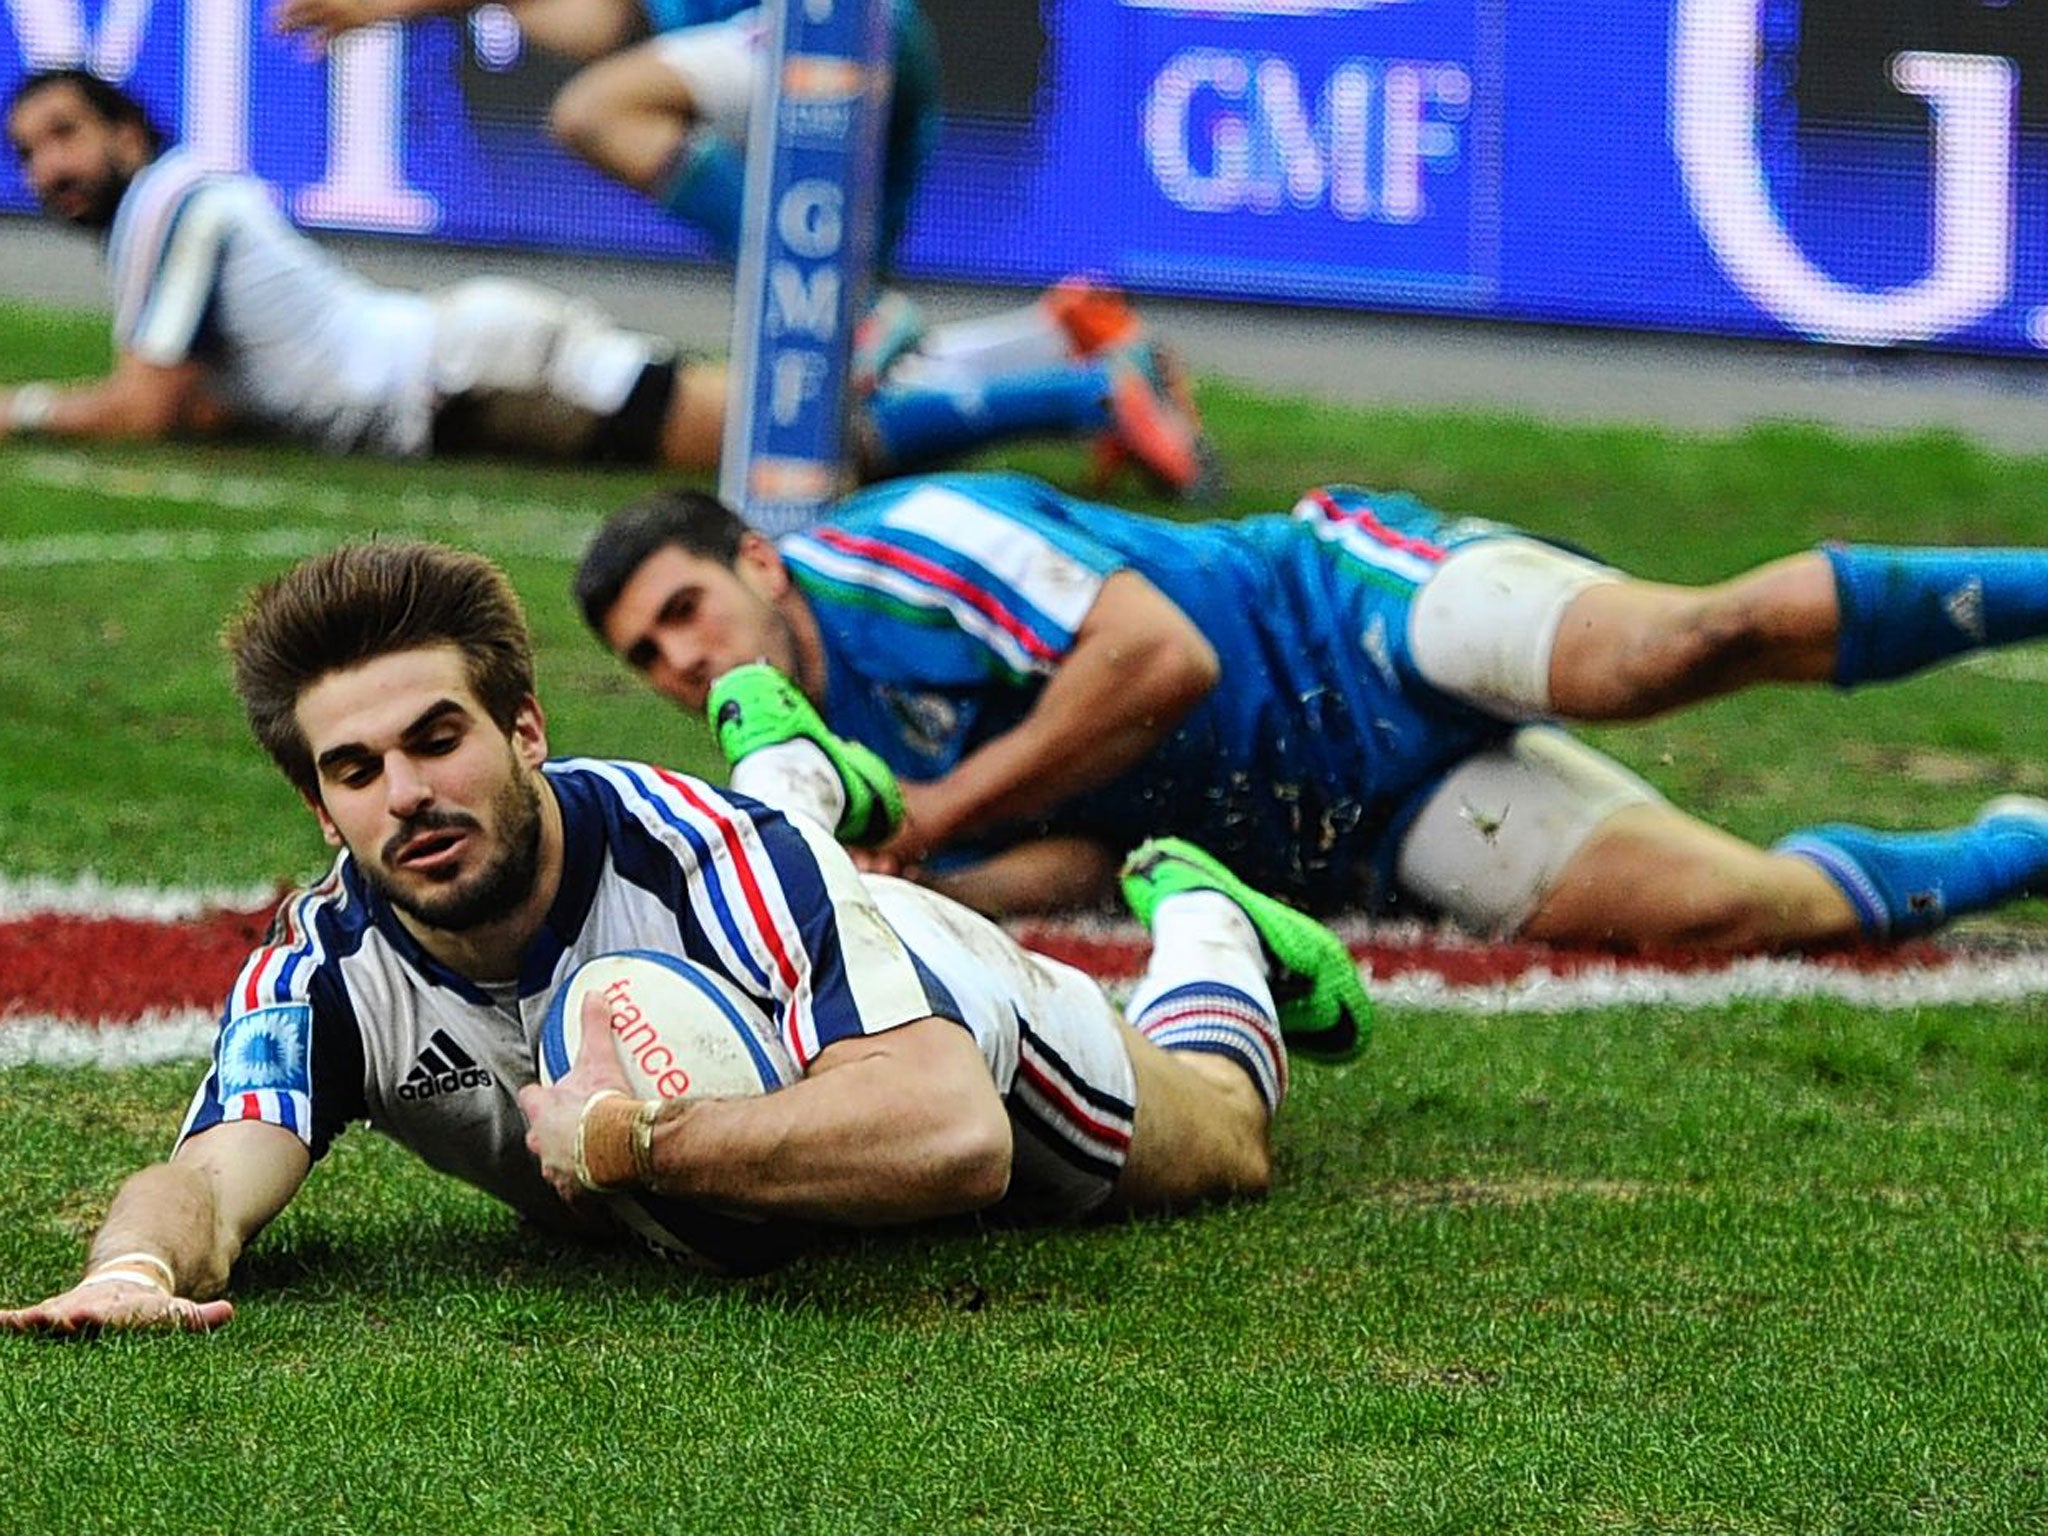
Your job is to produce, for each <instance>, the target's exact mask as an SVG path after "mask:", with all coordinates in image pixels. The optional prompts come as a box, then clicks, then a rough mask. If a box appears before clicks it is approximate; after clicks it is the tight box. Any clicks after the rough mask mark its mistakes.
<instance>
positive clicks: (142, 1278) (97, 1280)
mask: <svg viewBox="0 0 2048 1536" xmlns="http://www.w3.org/2000/svg"><path fill="white" fill-rule="evenodd" d="M88 1285H140V1286H146V1287H147V1288H149V1289H150V1290H152V1291H158V1292H161V1293H162V1294H163V1295H165V1296H168V1295H170V1294H171V1288H170V1287H169V1286H168V1285H165V1284H164V1283H163V1281H161V1280H159V1279H158V1278H157V1277H156V1276H155V1275H153V1274H151V1273H150V1272H149V1271H148V1270H146V1269H120V1268H117V1267H116V1266H113V1265H109V1266H107V1268H105V1269H96V1270H94V1271H93V1272H92V1273H91V1274H89V1275H87V1276H86V1277H85V1278H84V1279H83V1280H81V1281H79V1282H78V1289H80V1290H83V1289H84V1288H85V1287H86V1286H88Z"/></svg>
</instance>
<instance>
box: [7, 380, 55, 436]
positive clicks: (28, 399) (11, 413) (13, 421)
mask: <svg viewBox="0 0 2048 1536" xmlns="http://www.w3.org/2000/svg"><path fill="white" fill-rule="evenodd" d="M56 408H57V391H56V390H55V389H54V388H53V387H51V386H50V385H48V384H24V385H22V386H21V388H19V389H17V390H16V391H15V392H14V395H13V398H12V399H10V400H9V401H8V404H7V428H8V430H9V431H10V432H12V433H14V434H15V435H16V436H17V437H27V436H28V435H29V434H30V433H32V432H40V431H41V430H42V429H43V425H44V423H46V422H47V421H49V419H50V412H52V411H54V410H55V409H56Z"/></svg>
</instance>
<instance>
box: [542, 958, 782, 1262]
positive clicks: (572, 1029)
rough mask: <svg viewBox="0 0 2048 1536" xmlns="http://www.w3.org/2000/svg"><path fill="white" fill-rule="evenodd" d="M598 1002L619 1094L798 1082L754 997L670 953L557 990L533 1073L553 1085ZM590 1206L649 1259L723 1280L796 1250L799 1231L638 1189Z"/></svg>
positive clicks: (601, 962) (606, 968) (592, 970)
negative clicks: (651, 1255)
mask: <svg viewBox="0 0 2048 1536" xmlns="http://www.w3.org/2000/svg"><path fill="white" fill-rule="evenodd" d="M592 992H595V993H597V994H598V996H599V997H600V998H601V999H602V1000H603V1003H604V1013H605V1017H606V1019H607V1020H608V1021H609V1023H610V1025H611V1035H612V1046H613V1048H614V1050H615V1051H616V1052H617V1056H618V1062H619V1066H620V1068H621V1069H622V1070H623V1071H624V1073H625V1077H626V1085H627V1091H628V1092H629V1093H631V1094H632V1095H633V1097H635V1098H640V1099H679V1098H698V1097H709V1098H742V1097H750V1096H753V1095H756V1094H762V1093H772V1092H774V1091H775V1090H776V1089H778V1088H782V1087H785V1086H787V1085H788V1084H790V1083H792V1082H794V1081H796V1079H797V1078H798V1077H799V1076H801V1075H802V1074H801V1073H799V1072H798V1071H797V1069H796V1063H795V1062H794V1061H793V1060H792V1059H791V1058H790V1055H789V1051H788V1049H787V1048H786V1047H785V1046H784V1045H783V1044H782V1041H781V1038H780V1036H778V1035H777V1033H776V1031H775V1027H774V1024H773V1022H772V1021H771V1020H770V1019H769V1018H768V1016H767V1015H766V1014H765V1013H764V1012H763V1011H762V1009H761V1006H760V1004H759V1003H757V1002H756V1001H755V1000H754V999H753V998H751V997H749V996H747V994H746V993H744V992H742V991H741V990H740V989H739V988H738V987H736V986H734V985H733V984H732V983H731V982H729V981H727V980H726V979H725V978H724V977H723V976H720V975H718V974H717V973H716V972H714V971H711V970H709V969H707V968H706V967H703V966H700V965H696V964H693V963H692V962H690V961H688V960H684V959H680V958H678V957H676V956H674V955H662V954H656V953H654V952H652V951H649V950H626V951H622V952H620V953H618V954H611V955H600V956H598V957H597V958H596V959H594V960H590V961H587V962H586V963H585V964H583V965H582V966H580V967H579V968H578V969H577V970H576V971H575V972H574V973H573V974H572V975H571V976H570V977H569V979H568V980H567V981H566V982H564V983H563V984H562V986H561V988H560V989H559V990H558V991H557V992H556V993H555V997H554V1001H553V1002H552V1003H551V1004H550V1005H549V1008H548V1015H547V1019H546V1021H545V1022H544V1023H543V1024H542V1026H541V1035H540V1049H539V1062H538V1065H539V1068H540V1078H541V1081H542V1082H543V1083H546V1084H549V1085H550V1086H552V1085H553V1084H554V1083H556V1082H557V1081H559V1080H560V1079H561V1078H563V1077H565V1076H567V1075H568V1073H569V1069H570V1067H571V1066H572V1065H573V1064H574V1063H575V1060H576V1054H577V1051H578V1049H579V1048H580V1047H581V1045H582V1040H583V1002H584V998H585V997H586V996H587V995H588V994H590V993H592ZM589 1198H591V1199H593V1200H599V1201H602V1202H604V1204H605V1205H606V1206H607V1208H609V1210H610V1211H611V1213H612V1214H613V1215H614V1216H615V1217H616V1218H617V1219H618V1221H619V1223H620V1224H621V1225H622V1226H624V1227H625V1228H626V1229H627V1230H629V1231H631V1232H632V1233H634V1234H635V1235H637V1236H638V1237H640V1238H641V1239H642V1240H643V1241H645V1242H646V1243H647V1244H648V1246H649V1247H651V1248H653V1249H654V1250H655V1251H656V1252H658V1253H661V1254H663V1255H665V1256H667V1257H670V1258H676V1259H681V1260H684V1261H686V1262H688V1263H691V1264H695V1265H698V1266H700V1267H703V1268H707V1269H712V1270H717V1271H720V1272H723V1273H726V1274H755V1273H758V1272H760V1271H761V1270H764V1269H770V1268H773V1267H774V1266H775V1265H777V1264H780V1263H782V1262H784V1261H785V1260H787V1259H788V1258H790V1257H791V1256H792V1255H793V1254H794V1253H795V1252H796V1251H797V1250H798V1249H799V1248H801V1247H802V1246H803V1243H804V1240H805V1238H806V1236H807V1235H808V1228H806V1227H805V1226H804V1224H802V1223H800V1222H792V1221H783V1220H777V1219H771V1218H763V1217H758V1216H752V1215H748V1214H745V1213H742V1212H737V1211H725V1210H716V1209H713V1208H712V1207H710V1206H707V1205H704V1204H702V1203H701V1202H698V1201H694V1200H682V1199H676V1198H674V1197H671V1196H667V1195H658V1194H653V1193H650V1192H647V1191H643V1190H631V1191H617V1192H613V1193H609V1194H603V1195H592V1196H590V1197H589Z"/></svg>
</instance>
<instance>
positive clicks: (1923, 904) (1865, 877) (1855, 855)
mask: <svg viewBox="0 0 2048 1536" xmlns="http://www.w3.org/2000/svg"><path fill="white" fill-rule="evenodd" d="M1772 852H1774V853H1789V854H1792V855H1794V856H1796V857H1798V858H1802V859H1805V860H1807V861H1808V862H1809V863H1811V864H1813V865H1815V866H1816V867H1817V868H1818V869H1819V870H1820V872H1821V873H1822V874H1824V875H1826V876H1827V877H1828V879H1829V880H1831V881H1833V882H1834V883H1835V885H1836V886H1838V887H1839V888H1840V889H1841V891H1842V894H1843V895H1845V896H1847V897H1848V898H1849V904H1850V905H1851V906H1853V907H1854V908H1855V909H1856V920H1857V921H1858V922H1859V923H1860V924H1861V925H1862V928H1863V932H1864V934H1865V935H1866V936H1867V937H1869V938H1873V939H1904V938H1911V937H1912V936H1914V935H1915V934H1922V933H1929V932H1932V931H1933V930H1934V929H1936V928H1939V927H1940V926H1941V925H1942V924H1943V923H1945V922H1947V921H1948V920H1949V919H1950V918H1955V917H1961V916H1963V915H1964V914H1965V913H1968V912H1982V911H1985V910H1986V909H1988V908H1991V907H1995V906H1998V905H2000V904H2002V903H2004V902H2008V901H2011V900H2012V899H2013V898H2014V897H2017V896H2025V895H2029V894H2031V893H2033V892H2035V891H2037V890H2040V889H2043V888H2044V887H2048V817H2043V816H2037V815H2026V814H2011V815H2000V814H1995V813H1994V814H1991V815H1987V816H1986V817H1985V818H1984V819H1983V820H1981V821H1976V822H1972V823H1971V824H1970V825H1969V826H1966V827H1955V828H1952V829H1950V830H1948V831H1945V832H1873V831H1871V830H1870V829H1868V828H1867V827H1852V826H1847V825H1844V824H1841V823H1830V824H1829V825H1827V826H1820V827H1808V828H1806V829H1804V830H1802V831H1798V832H1794V833H1793V834H1792V835H1791V836H1790V837H1788V838H1786V839H1785V840H1784V841H1783V842H1781V843H1779V844H1778V845H1777V847H1776V848H1774V849H1773V850H1772Z"/></svg>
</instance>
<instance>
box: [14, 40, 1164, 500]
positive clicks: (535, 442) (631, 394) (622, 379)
mask: <svg viewBox="0 0 2048 1536" xmlns="http://www.w3.org/2000/svg"><path fill="white" fill-rule="evenodd" d="M7 134H8V139H9V142H10V143H11V145H12V146H13V148H14V151H15V153H16V154H17V156H19V158H20V161H21V165H22V170H23V174H24V176H25V178H26V179H27V181H28V184H29V186H30V188H31V190H33V191H34V192H35V194H36V196H37V198H38V199H39V200H40V201H41V202H42V204H43V206H44V207H45V209H47V210H48V211H49V212H50V213H51V214H52V215H54V216H56V217H58V218H62V219H64V220H66V221H68V222H70V223H72V224H76V225H78V226H80V227H82V228H86V229H91V230H95V231H103V232H105V233H106V235H107V252H106V259H107V269H108V281H109V284H110V287H111V290H112V300H113V308H114V340H115V346H116V350H117V352H118V360H117V362H116V364H115V367H114V370H113V372H112V373H111V374H109V375H108V376H107V377H106V378H104V379H101V380H98V381H96V382H93V383H89V384H77V385H56V384H49V383H40V384H29V385H24V386H19V387H16V388H15V389H13V390H11V391H10V390H4V389H0V438H5V437H7V436H9V435H14V436H27V435H32V434H42V435H48V436H59V437H86V438H111V437H138V438H158V437H168V436H174V435H183V434H197V433H205V432H213V431H222V430H226V429H230V428H237V427H241V428H253V429H256V430H261V431H268V432H272V433H276V434H280V435H283V436H287V437H291V438H296V439H299V440H301V441H306V442H310V443H313V444H316V445H318V446H319V447H322V448H325V449H327V450H329V451H332V452H364V453H376V454H385V455H391V456H395V457H416V456H419V455H422V454H428V453H490V454H506V455H513V456H520V457H537V458H543V459H552V460H559V461H569V462H583V463H596V464H606V463H611V464H664V465H668V466H670V467H673V468H679V469H710V468H713V467H715V466H716V465H717V462H718V452H719V445H720V438H721V435H722V431H723V425H724V417H725V391H726V377H725V369H724V368H723V367H722V366H719V365H716V364H706V363H701V362H693V361H689V360H686V359H684V358H682V357H680V356H678V354H677V351H676V349H675V347H674V346H673V344H671V343H670V342H668V341H667V340H665V339H663V338H661V337H656V336H649V335H646V334H643V333H640V332H636V331H630V330H625V329H622V328H621V327H620V326H618V325H616V324H614V323H613V322H612V321H611V320H610V318H609V317H607V316H606V315H605V314H603V313H602V312H601V311H600V310H598V309H597V308H596V307H595V306H594V305H591V304H589V303H586V302H583V301H581V300H576V299H571V298H568V297H566V296H564V295H562V294H559V293H556V292H554V291H553V290H551V289H548V288H544V287H541V286H539V285H537V284H533V283H526V282H519V281H514V280H512V279H508V278H499V277H480V278H476V279H472V280H470V281H468V282H464V283H459V284H457V285H456V286H454V287H453V288H450V289H447V290H445V291H443V292H440V293H436V294H420V293H413V292H409V291H405V290H399V289H391V288H383V287H379V286H377V285H375V284H373V283H370V282H368V281H366V280H364V279H363V278H361V277H359V276H357V275H356V274H355V273H353V272H351V271H349V270H348V269H347V268H346V267H344V266H343V265H341V263H339V262H338V261H336V260H335V259H334V258H333V257H331V256H330V255H328V254H327V253H326V252H325V251H323V250H322V249H321V248H320V247H319V246H318V245H316V244H315V243H314V242H313V241H311V240H309V239H307V238H306V237H305V236H304V235H302V234H300V233H299V232H298V231H297V230H295V229H293V228H292V227H291V225H290V224H289V223H287V222H286V221H285V219H284V217H283V216H282V215H281V214H280V213H279V212H278V210H277V206H276V204H275V202H274V201H273V200H272V198H271V195H270V192H269V190H268V189H267V188H266V187H265V186H264V185H263V183H261V182H260V181H257V180H255V179H254V178H253V177H248V176H230V175H219V174H214V173H210V172H207V171H205V170H204V169H202V168H201V167H200V166H199V165H198V164H197V162H195V161H194V160H193V159H192V158H191V157H190V156H189V155H187V154H186V153H184V152H183V151H182V150H178V149H175V148H170V149H167V148H165V147H164V145H163V140H162V138H161V136H160V135H159V134H158V133H157V131H156V130H155V129H154V128H153V127H152V126H151V125H150V123H149V121H148V119H147V117H146V116H145V114H144V112H143V110H142V108H141V106H140V104H138V103H137V102H136V101H135V100H134V99H133V98H132V97H130V96H128V95H127V94H126V93H125V92H123V91H121V90H119V89H117V88H116V87H114V86H111V85H108V84H106V83H105V82H104V81H102V80H99V79H98V78H96V77H95V76H93V75H91V74H88V73H86V72H85V71H83V70H75V69H61V70H51V71H46V72H44V73H41V74H37V75H33V76H31V77H29V78H28V79H27V80H25V81H24V82H22V84H21V86H20V87H19V88H18V89H17V91H16V93H15V96H14V99H13V102H12V103H11V104H10V106H9V109H8V113H7ZM1065 298H1066V299H1067V300H1068V301H1069V302H1066V303H1065V304H1064V305H1063V307H1061V308H1059V309H1058V311H1057V313H1056V312H1055V310H1054V308H1053V306H1051V305H1048V306H1046V307H1045V308H1044V314H1045V316H1046V317H1047V318H1046V323H1047V325H1049V326H1050V327H1051V328H1053V329H1055V330H1058V331H1059V332H1060V333H1061V334H1062V335H1064V336H1068V337H1069V338H1070V340H1069V342H1068V345H1070V346H1072V347H1076V348H1078V347H1080V346H1082V345H1088V344H1092V342H1091V341H1090V338H1091V337H1093V336H1095V335H1096V334H1097V331H1098V330H1099V329H1100V328H1101V327H1102V326H1104V325H1106V324H1110V323H1112V322H1114V323H1116V324H1120V325H1122V326H1123V327H1125V328H1126V329H1129V330H1131V331H1135V330H1136V329H1137V321H1136V318H1135V317H1134V316H1132V315H1130V313H1129V311H1128V310H1127V309H1123V308H1122V307H1121V306H1120V304H1119V303H1118V302H1117V301H1115V300H1114V298H1113V297H1112V296H1109V295H1102V294H1098V293H1093V292H1076V293H1074V294H1071V295H1066V296H1065ZM934 366H938V365H937V364H934ZM1105 387H1106V386H1105ZM931 393H932V392H931V391H930V390H927V389H925V388H923V387H920V386H910V385H905V386H900V387H899V386H897V385H894V384H888V385H885V386H883V387H882V388H881V389H879V390H878V391H877V392H876V393H875V394H873V395H871V396H870V397H869V398H868V399H867V400H866V401H863V402H860V403H859V404H857V406H856V426H855V437H856V440H857V441H858V442H859V443H860V444H861V445H862V447H863V450H864V451H863V452H862V455H861V463H860V468H861V469H862V471H863V472H864V473H865V474H867V475H877V474H884V473H889V472H891V471H893V470H894V469H896V468H898V467H908V466H910V465H916V464H924V463H929V462H932V461H933V460H934V459H943V458H947V457H951V456H953V455H954V454H957V453H963V452H966V451H969V450H970V449H973V448H976V447H980V446H983V445H985V444H986V443H988V442H990V441H992V440H993V439H994V438H996V437H998V436H1004V435H1014V433H1013V430H1012V429H1013V428H1014V430H1015V431H1023V430H1026V428H1025V427H1023V426H1018V425H1017V424H1015V423H999V422H993V421H990V420H988V419H986V418H979V419H973V420H968V419H963V418H957V417H950V416H949V417H947V418H946V419H945V420H943V421H940V422H938V423H935V424H930V425H926V426H924V427H923V428H922V429H921V430H919V431H917V432H916V433H914V434H908V435H907V436H906V435H905V434H901V433H899V435H898V437H897V438H894V439H892V438H890V437H887V436H885V435H884V434H883V432H882V431H881V428H880V424H881V423H882V422H883V421H884V420H885V419H888V418H890V416H891V412H892V410H894V409H895V408H897V407H899V406H900V408H901V409H902V411H904V412H907V413H908V414H909V416H911V417H914V418H917V419H919V420H920V421H921V420H922V419H923V415H924V413H925V403H926V400H927V397H928V396H929V395H930V394H931ZM1098 405H1100V396H1099V392H1098ZM1105 409H1106V407H1105Z"/></svg>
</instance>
